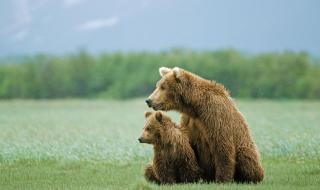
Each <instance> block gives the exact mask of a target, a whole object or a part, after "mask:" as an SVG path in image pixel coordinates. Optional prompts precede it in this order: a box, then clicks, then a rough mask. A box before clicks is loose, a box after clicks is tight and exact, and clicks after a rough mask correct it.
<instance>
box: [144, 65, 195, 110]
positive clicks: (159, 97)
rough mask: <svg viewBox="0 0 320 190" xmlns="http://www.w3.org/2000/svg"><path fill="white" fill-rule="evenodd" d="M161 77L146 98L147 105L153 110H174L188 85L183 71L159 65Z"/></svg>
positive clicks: (179, 103)
mask: <svg viewBox="0 0 320 190" xmlns="http://www.w3.org/2000/svg"><path fill="white" fill-rule="evenodd" d="M159 73H160V75H161V79H160V80H159V81H158V82H157V84H156V89H155V90H154V91H153V92H152V94H151V95H150V96H149V97H148V99H147V100H146V103H147V104H148V106H149V107H152V108H153V109H154V110H164V111H168V110H174V109H178V107H179V106H181V103H182V102H181V101H182V95H183V93H184V92H185V91H186V88H185V87H186V86H188V85H189V84H188V80H187V76H186V75H185V71H184V70H183V69H180V68H178V67H175V68H173V69H170V68H166V67H161V68H160V69H159Z"/></svg>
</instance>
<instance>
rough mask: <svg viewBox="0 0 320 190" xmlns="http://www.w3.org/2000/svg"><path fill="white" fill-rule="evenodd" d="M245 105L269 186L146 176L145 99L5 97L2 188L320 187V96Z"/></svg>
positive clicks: (0, 130) (0, 105)
mask: <svg viewBox="0 0 320 190" xmlns="http://www.w3.org/2000/svg"><path fill="white" fill-rule="evenodd" d="M237 104H238V107H239V108H240V110H241V111H242V113H243V114H244V116H245V117H246V119H247V121H248V123H249V125H250V127H251V131H252V134H253V136H254V139H255V141H256V143H257V145H258V147H259V150H260V152H261V157H262V163H263V166H264V168H265V180H264V181H263V183H261V184H257V185H254V184H225V185H218V184H205V183H201V182H200V183H197V184H187V185H171V186H167V185H164V186H158V185H155V184H151V183H148V182H146V181H145V180H144V178H143V168H144V166H145V165H146V164H147V163H148V162H149V160H150V159H151V156H152V154H151V151H152V149H151V146H150V145H145V144H139V143H138V141H137V138H138V137H139V135H140V133H141V131H142V127H143V124H144V116H143V113H144V111H146V110H148V108H147V106H146V105H145V103H144V101H143V99H134V100H126V101H114V100H109V101H105V100H78V99H74V100H40V101H39V100H38V101H33V100H10V101H0V189H8V190H9V189H146V190H147V189H318V188H319V187H320V133H319V132H320V102H319V101H301V100H299V101H298V100H290V101H289V100H288V101H280V100H237ZM168 114H170V115H171V116H172V117H173V118H174V120H175V121H178V114H177V113H173V112H172V113H171V112H170V113H168Z"/></svg>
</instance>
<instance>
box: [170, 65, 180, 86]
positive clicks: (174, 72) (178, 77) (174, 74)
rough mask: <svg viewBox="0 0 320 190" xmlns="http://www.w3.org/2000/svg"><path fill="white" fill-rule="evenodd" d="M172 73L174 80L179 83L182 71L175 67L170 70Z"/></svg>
mask: <svg viewBox="0 0 320 190" xmlns="http://www.w3.org/2000/svg"><path fill="white" fill-rule="evenodd" d="M172 71H173V76H174V78H175V79H176V81H177V82H181V80H182V71H181V69H180V68H179V67H175V68H173V69H172Z"/></svg>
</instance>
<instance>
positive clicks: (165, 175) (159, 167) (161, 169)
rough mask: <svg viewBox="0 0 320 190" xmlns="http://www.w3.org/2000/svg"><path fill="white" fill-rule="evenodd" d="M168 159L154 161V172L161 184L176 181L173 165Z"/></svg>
mask: <svg viewBox="0 0 320 190" xmlns="http://www.w3.org/2000/svg"><path fill="white" fill-rule="evenodd" d="M172 163H173V162H170V161H169V160H163V159H158V160H155V161H154V173H155V175H156V177H157V179H159V181H160V183H161V184H173V183H176V182H177V179H176V176H175V170H174V166H173V164H172Z"/></svg>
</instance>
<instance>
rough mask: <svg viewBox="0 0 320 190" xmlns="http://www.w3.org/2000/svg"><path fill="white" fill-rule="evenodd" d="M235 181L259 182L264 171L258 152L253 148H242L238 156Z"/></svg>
mask: <svg viewBox="0 0 320 190" xmlns="http://www.w3.org/2000/svg"><path fill="white" fill-rule="evenodd" d="M236 162H237V163H236V172H235V181H236V182H239V183H250V182H252V183H258V182H261V181H262V180H263V177H264V172H263V168H262V166H261V164H260V161H259V157H258V154H257V152H256V151H255V150H254V149H251V148H241V149H240V150H239V151H238V153H237V157H236Z"/></svg>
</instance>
